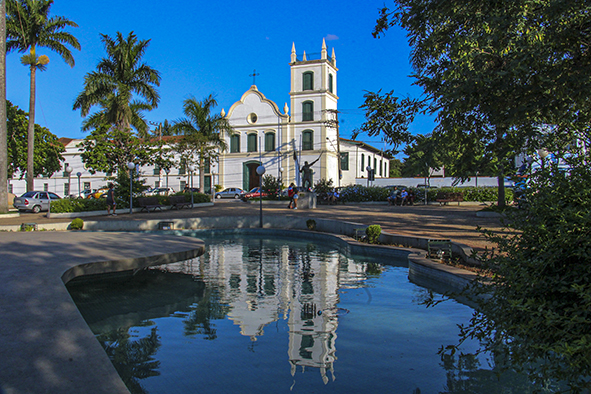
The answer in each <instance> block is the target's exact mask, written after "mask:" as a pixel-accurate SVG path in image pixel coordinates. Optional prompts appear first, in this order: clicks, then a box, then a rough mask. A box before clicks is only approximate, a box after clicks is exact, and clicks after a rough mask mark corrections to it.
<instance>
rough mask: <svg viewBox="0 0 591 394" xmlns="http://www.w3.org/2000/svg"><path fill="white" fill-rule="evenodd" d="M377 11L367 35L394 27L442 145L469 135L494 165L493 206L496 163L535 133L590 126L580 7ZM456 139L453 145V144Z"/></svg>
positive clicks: (406, 1) (416, 6) (416, 5)
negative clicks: (402, 33) (405, 44)
mask: <svg viewBox="0 0 591 394" xmlns="http://www.w3.org/2000/svg"><path fill="white" fill-rule="evenodd" d="M395 4H396V7H395V9H394V10H393V11H391V10H390V9H388V8H387V7H385V8H383V9H382V11H381V15H380V18H379V19H378V21H377V25H376V29H375V31H374V36H379V35H380V34H382V33H384V32H385V31H386V30H387V29H388V28H390V27H392V26H394V25H400V26H402V27H403V28H404V29H406V30H407V32H408V37H409V43H410V45H411V47H412V54H411V62H412V66H413V69H414V72H415V74H414V77H415V78H416V84H417V85H419V86H421V87H422V88H423V89H424V92H425V95H426V98H427V99H426V101H425V102H424V103H425V104H426V105H427V110H428V111H430V112H432V113H437V116H438V118H437V119H438V122H439V128H438V130H437V132H441V133H444V134H445V135H446V136H448V137H449V138H450V139H453V140H460V139H461V138H459V137H458V135H461V134H473V135H474V136H475V138H476V139H478V140H480V141H482V143H483V144H484V147H485V150H486V152H488V153H489V154H490V155H491V156H492V157H494V158H495V159H496V166H497V177H498V179H499V182H498V184H499V205H503V203H504V186H503V185H504V177H505V175H506V174H507V173H511V171H513V169H512V168H507V166H506V164H505V163H506V161H507V160H508V159H510V158H512V156H514V155H515V154H516V152H521V151H522V150H529V151H531V150H533V149H535V148H536V146H535V144H536V141H537V140H538V139H539V138H540V127H539V126H540V125H543V124H552V125H560V130H561V132H564V133H565V134H567V130H570V129H571V128H572V127H573V125H576V124H579V125H581V124H584V123H585V122H588V121H589V119H590V118H591V111H590V110H589V109H590V103H589V101H588V100H587V98H586V92H588V91H589V88H590V87H591V78H590V77H589V73H588V69H589V66H590V65H591V58H590V55H589V44H588V37H589V34H590V33H591V24H590V23H589V5H588V4H586V3H585V2H580V1H575V0H568V1H561V2H555V1H544V2H537V1H530V0H517V1H514V0H510V1H509V0H505V1H495V2H468V1H464V0H451V1H446V2H423V1H419V0H397V1H395ZM456 137H457V138H456Z"/></svg>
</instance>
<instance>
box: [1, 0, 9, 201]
mask: <svg viewBox="0 0 591 394" xmlns="http://www.w3.org/2000/svg"><path fill="white" fill-rule="evenodd" d="M6 212H8V141H7V132H6V1H5V0H0V213H6Z"/></svg>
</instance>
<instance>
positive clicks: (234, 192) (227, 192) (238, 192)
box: [215, 187, 245, 199]
mask: <svg viewBox="0 0 591 394" xmlns="http://www.w3.org/2000/svg"><path fill="white" fill-rule="evenodd" d="M244 193H245V191H244V190H242V189H241V188H239V187H229V188H227V189H224V190H222V191H221V192H217V193H216V194H215V198H235V199H239V198H240V197H242V195H243V194H244Z"/></svg>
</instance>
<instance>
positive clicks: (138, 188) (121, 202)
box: [113, 171, 149, 208]
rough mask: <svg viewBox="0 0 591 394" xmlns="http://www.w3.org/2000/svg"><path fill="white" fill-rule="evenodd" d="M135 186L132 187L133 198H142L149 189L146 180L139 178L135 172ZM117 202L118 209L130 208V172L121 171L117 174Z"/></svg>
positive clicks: (115, 182)
mask: <svg viewBox="0 0 591 394" xmlns="http://www.w3.org/2000/svg"><path fill="white" fill-rule="evenodd" d="M133 172H134V174H133V184H132V186H131V188H132V193H133V196H134V197H136V196H140V195H141V194H142V193H143V192H145V191H146V190H148V189H149V186H148V185H146V179H145V178H142V177H141V176H138V174H135V171H133ZM113 183H114V184H115V200H116V202H117V207H121V208H123V207H127V208H129V172H128V171H119V172H117V176H116V178H115V181H114V182H113Z"/></svg>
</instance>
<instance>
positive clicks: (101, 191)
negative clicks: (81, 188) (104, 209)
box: [86, 186, 109, 198]
mask: <svg viewBox="0 0 591 394" xmlns="http://www.w3.org/2000/svg"><path fill="white" fill-rule="evenodd" d="M108 191H109V188H108V187H107V186H103V187H101V188H99V189H98V190H96V191H95V192H94V193H91V194H89V195H88V197H86V198H101V196H102V195H103V194H105V193H106V192H108Z"/></svg>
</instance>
